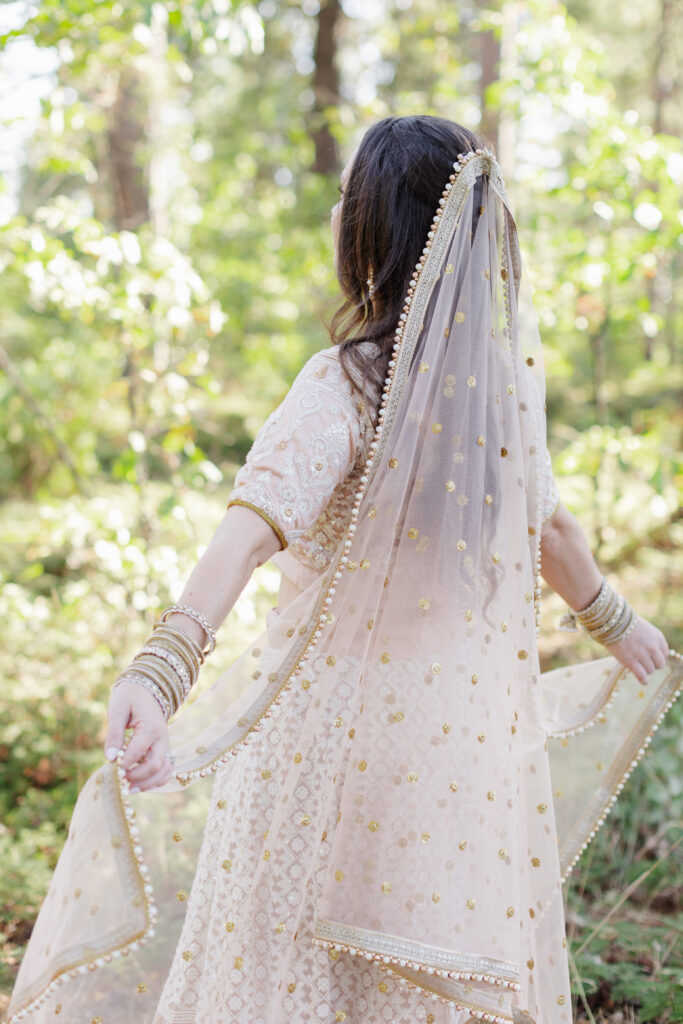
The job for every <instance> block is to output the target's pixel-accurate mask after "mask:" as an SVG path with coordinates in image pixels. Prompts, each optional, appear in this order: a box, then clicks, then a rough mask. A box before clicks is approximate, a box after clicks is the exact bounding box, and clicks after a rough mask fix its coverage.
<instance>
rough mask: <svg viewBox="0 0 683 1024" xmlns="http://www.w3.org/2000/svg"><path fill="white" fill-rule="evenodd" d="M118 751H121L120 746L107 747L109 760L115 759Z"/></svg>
mask: <svg viewBox="0 0 683 1024" xmlns="http://www.w3.org/2000/svg"><path fill="white" fill-rule="evenodd" d="M118 752H119V749H118V747H107V751H106V755H107V761H113V760H114V759H115V757H116V755H117V754H118Z"/></svg>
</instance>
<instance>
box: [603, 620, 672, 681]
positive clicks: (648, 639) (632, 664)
mask: <svg viewBox="0 0 683 1024" xmlns="http://www.w3.org/2000/svg"><path fill="white" fill-rule="evenodd" d="M605 648H606V650H608V651H609V653H610V654H613V655H614V657H615V658H616V659H617V661H620V662H621V664H622V665H624V666H625V667H626V668H627V669H630V671H631V672H633V675H634V676H635V677H636V678H637V679H638V680H639V681H640V682H641V683H642V684H643V686H647V682H648V676H649V675H650V673H651V672H654V670H655V669H656V668H664V666H665V665H666V660H667V658H668V656H669V645H668V643H667V642H666V637H665V636H664V634H663V633H662V631H661V630H660V629H657V627H656V626H653V625H652V623H651V622H648V621H647V619H641V617H640V616H639V615H636V624H635V626H634V627H633V629H632V630H631V632H630V633H629V635H628V636H627V637H624V639H623V640H617V642H616V643H614V644H605Z"/></svg>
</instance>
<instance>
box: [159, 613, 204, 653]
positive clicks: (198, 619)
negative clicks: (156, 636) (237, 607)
mask: <svg viewBox="0 0 683 1024" xmlns="http://www.w3.org/2000/svg"><path fill="white" fill-rule="evenodd" d="M174 612H180V613H182V614H183V615H187V616H188V617H189V618H191V619H194V620H195V622H198V623H199V625H200V626H201V627H202V629H203V630H204V632H205V633H206V635H207V637H208V640H209V650H208V651H206V652H202V653H206V655H207V656H208V655H209V654H213V652H214V651H215V649H216V630H215V629H214V627H213V626H212V625H211V623H210V622H209V620H208V619H207V618H206V616H205V615H202V613H201V612H200V611H197V609H196V608H192V607H191V606H190V605H189V604H172V605H171V606H170V607H169V608H166V610H165V611H164V612H163V614H162V616H161V620H160V621H161V622H165V621H166V619H167V617H168V616H169V615H172V614H173V613H174Z"/></svg>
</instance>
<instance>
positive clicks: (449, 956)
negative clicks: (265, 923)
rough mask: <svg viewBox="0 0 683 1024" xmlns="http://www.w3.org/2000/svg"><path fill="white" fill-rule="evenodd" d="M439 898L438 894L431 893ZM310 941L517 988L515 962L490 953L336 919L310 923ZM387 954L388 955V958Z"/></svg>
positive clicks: (327, 947)
mask: <svg viewBox="0 0 683 1024" xmlns="http://www.w3.org/2000/svg"><path fill="white" fill-rule="evenodd" d="M434 896H436V901H435V902H438V899H439V895H438V893H434ZM313 941H314V942H315V944H316V945H317V946H320V947H321V948H323V949H336V948H340V949H341V950H342V952H344V953H351V954H352V955H360V956H364V955H366V954H368V953H369V954H372V959H373V960H378V961H380V962H382V963H391V964H395V965H399V964H400V965H401V966H406V967H409V968H412V969H413V970H417V971H426V970H427V969H429V970H430V973H431V971H433V972H434V974H437V975H440V976H441V977H444V978H458V977H464V976H465V975H467V976H470V975H479V976H480V977H479V978H478V979H477V980H481V981H486V982H490V983H491V984H492V985H496V986H500V985H502V986H505V987H506V988H511V989H515V990H519V989H520V988H521V985H520V984H519V969H518V967H517V965H516V964H513V963H507V962H506V961H504V960H493V959H491V958H490V957H478V956H472V955H470V954H467V953H451V952H450V951H448V950H445V949H439V948H437V947H434V946H425V945H424V944H423V943H421V942H408V941H407V940H405V939H398V938H395V937H394V936H390V935H385V934H384V933H382V932H373V931H369V930H367V929H365V928H351V927H349V926H348V925H345V924H339V923H338V922H336V921H326V920H323V919H320V918H319V919H318V920H317V921H316V922H315V924H314V927H313ZM387 958H388V959H387Z"/></svg>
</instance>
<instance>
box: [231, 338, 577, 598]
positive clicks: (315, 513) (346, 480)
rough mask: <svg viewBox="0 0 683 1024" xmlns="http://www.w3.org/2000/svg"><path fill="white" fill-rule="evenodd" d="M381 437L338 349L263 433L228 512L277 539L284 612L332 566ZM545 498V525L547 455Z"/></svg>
mask: <svg viewBox="0 0 683 1024" xmlns="http://www.w3.org/2000/svg"><path fill="white" fill-rule="evenodd" d="M373 436H374V427H373V424H372V421H371V419H370V417H369V414H368V413H367V411H366V410H365V408H364V404H363V402H362V399H361V395H360V392H359V390H358V389H357V388H356V387H354V386H353V385H352V384H351V382H350V381H349V379H348V378H347V376H346V374H345V373H344V370H343V368H342V366H341V363H340V362H339V352H338V348H337V347H336V346H329V347H328V348H325V349H321V350H320V351H318V352H316V353H315V355H313V356H311V358H310V359H309V360H308V362H307V363H305V364H304V366H303V367H302V369H301V370H300V372H299V374H298V375H297V377H296V378H295V380H294V382H293V384H292V386H291V388H290V390H289V392H288V393H287V395H286V396H285V398H284V400H283V401H282V402H281V404H280V405H279V406H278V407H277V408H276V409H275V410H274V411H273V412H272V413H271V414H270V416H269V417H268V418H267V420H266V421H265V423H264V424H263V426H262V427H261V429H260V430H259V432H258V433H257V435H256V437H255V439H254V443H253V445H252V447H251V449H250V451H249V453H248V455H247V457H246V460H245V462H244V465H243V466H242V467H241V468H240V470H239V471H238V473H237V475H236V477H235V481H234V486H233V490H232V492H231V494H230V500H229V501H228V505H227V508H230V506H231V505H237V504H240V505H246V506H247V507H249V508H251V509H253V510H254V511H255V512H257V513H258V514H259V515H260V516H261V517H262V518H263V519H265V520H266V522H267V523H269V525H270V526H271V527H272V528H273V530H274V531H275V533H276V534H277V536H278V538H279V540H280V543H281V545H282V548H281V550H280V551H278V552H276V553H275V554H274V555H273V556H272V558H271V561H272V562H273V564H274V565H276V566H277V568H278V569H280V571H281V573H282V577H283V579H282V585H281V588H280V595H279V601H278V604H279V606H280V608H284V607H285V605H286V604H289V601H290V600H292V599H293V598H294V597H296V596H297V594H298V593H300V592H301V591H303V590H305V589H306V587H307V586H308V585H309V584H310V583H311V582H312V581H313V580H314V579H316V578H317V577H318V576H320V574H321V573H322V572H324V570H325V569H326V568H327V566H328V565H329V564H330V561H331V560H332V556H333V554H334V551H335V550H336V548H337V547H338V545H339V542H340V540H341V538H342V536H343V533H344V528H345V526H346V523H347V521H348V519H349V516H350V514H351V507H352V505H353V499H354V495H355V493H356V490H357V486H358V483H359V480H358V478H359V477H360V475H361V473H362V471H363V467H364V466H365V462H366V459H367V456H368V452H369V446H370V442H371V441H372V439H373ZM542 495H543V501H542V520H543V522H545V521H546V520H547V519H549V518H550V516H551V515H552V514H553V512H554V511H555V509H556V508H557V505H558V503H559V500H560V499H559V494H558V492H557V487H556V485H555V480H554V478H553V473H552V466H551V462H550V455H549V453H548V450H547V448H546V452H545V460H544V479H543V481H542Z"/></svg>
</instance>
